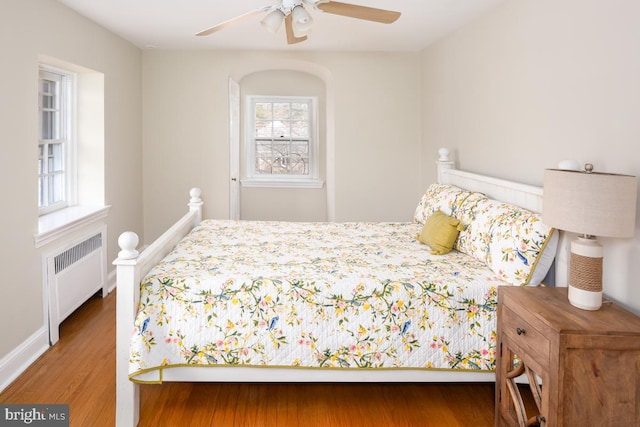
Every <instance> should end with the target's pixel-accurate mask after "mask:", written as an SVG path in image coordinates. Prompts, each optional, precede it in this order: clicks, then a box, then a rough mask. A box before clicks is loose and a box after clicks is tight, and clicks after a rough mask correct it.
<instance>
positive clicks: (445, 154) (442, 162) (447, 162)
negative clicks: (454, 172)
mask: <svg viewBox="0 0 640 427" xmlns="http://www.w3.org/2000/svg"><path fill="white" fill-rule="evenodd" d="M453 166H454V163H453V162H452V161H451V159H450V158H449V149H447V148H440V149H439V150H438V161H437V162H436V169H437V170H436V172H437V174H438V176H437V180H438V182H439V183H442V182H443V178H442V174H443V173H444V172H443V171H444V170H446V169H453Z"/></svg>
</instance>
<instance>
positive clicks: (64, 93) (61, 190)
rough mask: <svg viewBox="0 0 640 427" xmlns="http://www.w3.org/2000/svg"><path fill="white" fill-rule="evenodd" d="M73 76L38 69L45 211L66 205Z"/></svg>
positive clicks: (70, 168)
mask: <svg viewBox="0 0 640 427" xmlns="http://www.w3.org/2000/svg"><path fill="white" fill-rule="evenodd" d="M73 87H74V76H73V74H70V73H65V72H63V71H60V70H55V69H52V68H48V67H41V68H40V79H39V119H40V120H39V121H40V128H39V129H40V130H39V139H38V208H39V211H40V214H46V213H49V212H53V211H55V210H58V209H62V208H65V207H67V206H68V205H69V203H70V199H72V197H73V193H74V191H73V189H72V187H71V185H72V182H73V175H74V172H73V171H74V167H75V165H74V164H73V163H74V161H73V145H72V144H73V139H72V135H73V132H72V118H73V115H72V105H73V103H72V96H73Z"/></svg>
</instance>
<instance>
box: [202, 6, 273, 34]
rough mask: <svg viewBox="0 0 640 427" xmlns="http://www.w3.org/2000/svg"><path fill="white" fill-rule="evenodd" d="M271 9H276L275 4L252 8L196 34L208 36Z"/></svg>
mask: <svg viewBox="0 0 640 427" xmlns="http://www.w3.org/2000/svg"><path fill="white" fill-rule="evenodd" d="M270 9H275V7H274V6H265V7H261V8H258V9H255V10H250V11H249V12H246V13H243V14H242V15H239V16H236V17H235V18H231V19H229V20H228V21H224V22H221V23H220V24H218V25H214V26H213V27H211V28H207V29H206V30H202V31H200V32H199V33H197V34H196V36H208V35H209V34H213V33H215V32H218V31H220V30H223V29H225V28H227V27H230V26H232V25H235V24H239V23H241V22H244V21H246V20H247V19H249V18H251V17H252V16H255V15H258V14H260V13H263V12H265V11H267V10H270Z"/></svg>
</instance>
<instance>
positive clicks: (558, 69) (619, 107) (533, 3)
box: [422, 0, 640, 311]
mask: <svg viewBox="0 0 640 427" xmlns="http://www.w3.org/2000/svg"><path fill="white" fill-rule="evenodd" d="M639 16H640V2H637V1H629V0H612V1H606V2H604V1H600V0H562V1H557V0H526V1H509V2H505V3H504V4H503V5H501V6H499V7H498V8H496V9H495V10H493V11H492V12H490V13H488V14H487V15H485V16H484V17H483V18H481V19H479V20H477V21H475V22H473V23H471V24H469V25H467V26H465V27H463V28H462V29H460V30H459V31H457V32H455V33H454V34H452V35H450V36H449V37H447V38H445V39H443V40H441V41H439V42H438V43H436V44H435V45H433V46H431V47H429V48H428V49H426V50H425V51H424V52H423V54H422V100H423V108H422V123H423V127H422V132H423V160H424V163H425V164H426V165H432V164H433V162H434V161H435V160H436V149H437V147H440V146H446V147H450V148H451V149H453V150H454V151H455V153H456V154H457V160H458V162H459V166H461V167H462V168H463V169H468V170H473V171H477V172H481V173H487V174H491V175H496V176H499V177H504V178H510V179H515V180H519V181H523V182H526V183H530V184H536V185H541V184H542V179H543V171H544V169H545V168H548V167H554V166H555V165H556V164H557V162H558V161H560V160H562V159H566V158H569V159H577V160H579V161H580V162H581V163H584V162H591V163H593V164H594V165H595V167H596V170H600V171H606V172H618V173H628V174H634V175H640V120H639V119H638V114H639V113H640V78H639V76H640V55H638V52H640V25H638V17H639ZM432 176H433V174H432V173H425V175H424V178H423V185H424V184H426V183H427V182H429V180H430V179H429V178H430V177H432ZM636 234H637V235H636V238H635V239H630V240H615V241H614V240H607V239H601V240H602V241H603V242H604V245H605V277H604V280H605V284H604V287H605V292H606V293H607V294H608V295H609V296H610V297H612V298H613V299H616V300H618V301H620V302H622V303H623V304H626V305H628V306H630V307H632V308H633V309H634V310H636V311H640V285H639V284H638V283H637V282H638V280H637V278H638V277H640V233H638V232H637V233H636Z"/></svg>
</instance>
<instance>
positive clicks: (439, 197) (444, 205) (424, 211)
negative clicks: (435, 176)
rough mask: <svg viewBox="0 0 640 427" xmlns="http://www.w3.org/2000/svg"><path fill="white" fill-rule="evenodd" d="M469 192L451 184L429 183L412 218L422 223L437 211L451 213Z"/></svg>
mask: <svg viewBox="0 0 640 427" xmlns="http://www.w3.org/2000/svg"><path fill="white" fill-rule="evenodd" d="M470 194H471V192H470V191H467V190H463V189H462V188H458V187H455V186H453V185H448V184H431V185H430V186H429V188H428V189H427V191H426V192H425V193H424V194H423V195H422V199H420V203H418V206H417V207H416V211H415V213H414V215H413V220H414V221H415V222H419V223H420V224H424V223H425V221H426V220H427V218H429V217H430V216H431V215H433V214H434V213H435V212H438V211H442V212H443V213H444V214H446V215H451V214H452V213H453V212H454V211H455V210H456V209H457V208H458V207H460V205H462V203H463V202H464V201H465V199H466V198H467V197H468V196H469V195H470Z"/></svg>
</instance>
